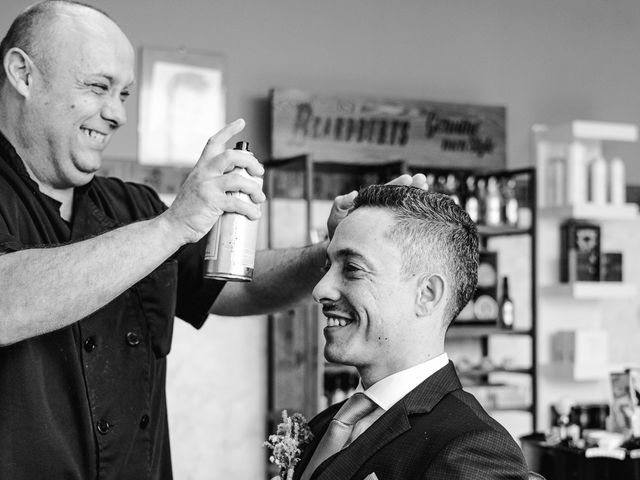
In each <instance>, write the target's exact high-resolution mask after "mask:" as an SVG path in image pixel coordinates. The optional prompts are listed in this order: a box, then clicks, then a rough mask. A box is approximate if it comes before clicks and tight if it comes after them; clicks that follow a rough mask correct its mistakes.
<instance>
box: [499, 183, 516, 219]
mask: <svg viewBox="0 0 640 480" xmlns="http://www.w3.org/2000/svg"><path fill="white" fill-rule="evenodd" d="M502 198H503V206H502V208H503V218H504V223H505V224H506V225H509V226H510V227H516V226H518V208H519V206H518V199H517V198H516V179H515V178H505V179H504V180H503V182H502Z"/></svg>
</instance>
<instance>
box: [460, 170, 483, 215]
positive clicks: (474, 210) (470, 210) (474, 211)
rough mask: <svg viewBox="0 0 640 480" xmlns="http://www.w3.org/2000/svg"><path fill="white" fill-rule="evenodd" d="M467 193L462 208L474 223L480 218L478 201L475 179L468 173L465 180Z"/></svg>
mask: <svg viewBox="0 0 640 480" xmlns="http://www.w3.org/2000/svg"><path fill="white" fill-rule="evenodd" d="M466 184H467V195H466V200H465V202H464V209H465V211H466V212H467V214H468V215H469V217H470V218H471V220H472V221H473V222H475V223H478V221H479V220H480V203H479V201H478V195H477V194H476V179H475V178H474V176H473V175H469V176H468V177H467V180H466Z"/></svg>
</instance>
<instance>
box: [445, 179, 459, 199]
mask: <svg viewBox="0 0 640 480" xmlns="http://www.w3.org/2000/svg"><path fill="white" fill-rule="evenodd" d="M445 188H446V194H447V195H449V197H450V198H451V199H452V200H453V201H454V202H456V205H460V194H459V193H458V179H457V178H456V176H455V175H454V174H453V173H450V174H448V175H447V180H446V183H445Z"/></svg>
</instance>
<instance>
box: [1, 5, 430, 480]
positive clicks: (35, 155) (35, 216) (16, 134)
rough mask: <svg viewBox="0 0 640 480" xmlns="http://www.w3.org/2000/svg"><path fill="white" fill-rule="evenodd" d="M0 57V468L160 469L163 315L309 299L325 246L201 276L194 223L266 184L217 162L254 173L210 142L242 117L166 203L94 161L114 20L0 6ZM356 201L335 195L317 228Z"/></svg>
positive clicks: (245, 208)
mask: <svg viewBox="0 0 640 480" xmlns="http://www.w3.org/2000/svg"><path fill="white" fill-rule="evenodd" d="M0 57H1V58H2V62H3V64H2V68H1V69H0V432H1V434H0V478H2V479H12V480H20V479H25V480H26V479H29V480H33V479H38V478H47V479H50V478H51V479H54V478H55V479H62V478H64V479H83V480H85V479H91V478H100V479H143V478H153V479H168V478H171V476H172V473H171V460H170V450H169V437H168V432H167V420H166V404H165V394H164V390H165V373H166V372H165V368H166V364H165V357H166V355H167V353H168V352H169V349H170V346H171V336H172V329H173V321H174V317H175V316H176V315H177V316H178V317H180V318H181V319H183V320H185V321H187V322H189V323H190V324H191V325H193V326H194V327H196V328H198V327H200V326H201V325H202V324H203V322H204V321H205V319H206V318H207V315H208V314H209V313H210V312H211V313H216V314H221V315H234V316H237V315H251V314H257V313H266V312H268V311H273V310H277V309H279V308H283V307H284V306H286V305H290V304H292V303H294V302H298V301H300V300H302V299H304V298H307V297H308V296H309V294H310V292H311V289H312V288H313V285H314V284H315V283H316V281H317V280H318V279H319V278H320V276H321V267H322V265H323V264H324V258H325V253H326V244H318V245H313V246H310V247H306V248H302V249H289V250H279V251H263V252H258V255H257V257H256V264H255V274H254V281H253V282H252V283H250V284H246V283H230V284H228V285H226V286H225V284H224V282H217V281H211V280H203V279H202V267H201V266H202V256H203V250H204V238H205V235H206V233H207V232H208V231H209V230H210V229H211V227H212V226H213V224H214V223H215V222H216V221H217V220H218V218H219V217H220V215H221V214H222V213H223V212H237V213H240V214H243V215H246V216H247V217H248V218H250V219H257V218H258V217H259V216H260V209H259V204H260V203H261V202H263V201H264V199H265V197H264V194H263V193H262V191H261V190H260V188H259V187H258V186H257V183H256V182H253V181H251V180H250V179H246V178H244V177H242V176H238V175H235V174H231V173H225V172H229V171H230V170H231V169H232V168H233V167H243V168H246V169H247V171H248V172H249V173H250V174H251V175H254V176H260V175H262V174H263V171H264V169H263V167H262V166H261V165H260V163H259V162H258V161H257V160H256V159H255V158H253V157H252V156H250V155H244V154H242V153H238V152H235V151H233V150H226V151H224V153H222V154H218V155H214V153H213V152H218V151H220V147H222V146H223V145H224V144H225V143H226V142H227V141H229V140H230V139H231V138H232V137H233V136H234V135H236V134H238V133H239V132H240V131H242V129H243V127H244V122H243V121H242V120H238V121H236V122H233V123H231V124H229V125H227V126H226V127H225V128H224V129H222V130H221V131H220V132H218V133H217V134H215V135H214V136H213V137H211V139H210V140H209V142H208V143H207V145H206V146H205V148H204V150H203V153H202V155H201V157H200V159H199V160H198V162H197V164H196V166H195V167H194V169H193V171H192V172H191V174H190V175H189V177H188V178H187V180H186V181H185V183H184V185H183V187H182V189H181V190H180V192H179V193H178V195H177V198H176V199H175V201H174V202H173V204H172V205H171V207H170V208H167V207H166V206H165V205H164V204H163V203H162V202H161V201H160V200H159V198H158V196H157V194H156V193H155V192H154V191H152V190H151V189H149V188H148V187H145V186H142V185H138V184H132V183H124V182H122V181H120V180H118V179H115V178H102V177H99V176H96V171H97V170H98V169H99V168H100V165H101V162H102V153H103V151H104V149H105V148H106V147H107V145H108V143H109V141H110V139H111V137H112V135H114V133H115V132H116V131H117V130H118V129H119V128H120V127H121V126H123V125H124V124H125V122H126V112H125V108H124V104H125V101H126V99H127V97H128V96H129V94H130V92H131V89H132V87H133V85H134V65H135V60H134V49H133V47H132V45H131V43H130V42H129V40H128V39H127V37H126V36H125V34H124V33H123V32H122V31H121V29H120V28H119V27H118V25H117V24H116V23H115V22H114V21H113V20H111V19H110V18H109V17H108V16H107V15H106V14H105V13H104V12H102V11H100V10H98V9H96V8H94V7H91V6H88V5H84V4H81V3H77V2H71V1H66V0H49V1H45V2H41V3H38V4H35V5H33V6H32V7H30V8H28V9H27V10H25V11H24V12H23V13H21V14H20V15H19V16H18V17H17V18H16V19H15V20H14V22H13V23H12V25H11V27H10V29H9V31H8V32H7V34H6V36H5V38H4V39H3V40H2V43H1V44H0ZM398 181H399V182H400V183H412V182H413V183H414V184H415V183H416V179H415V178H414V179H412V178H411V177H407V176H405V177H402V178H400V179H398ZM417 181H418V182H422V179H419V180H417ZM228 192H243V193H246V194H248V195H249V196H250V198H251V199H252V201H253V203H249V202H243V201H239V200H238V199H237V198H235V197H232V196H230V195H227V193H228ZM352 200H353V195H351V196H343V197H338V198H337V199H336V203H335V204H334V210H333V213H332V215H331V217H330V219H329V222H328V226H329V229H330V231H333V229H334V228H335V226H336V225H337V223H338V222H339V221H340V219H341V218H342V217H343V216H344V215H345V212H346V209H347V208H348V207H349V206H350V205H351V202H352ZM223 287H224V288H223Z"/></svg>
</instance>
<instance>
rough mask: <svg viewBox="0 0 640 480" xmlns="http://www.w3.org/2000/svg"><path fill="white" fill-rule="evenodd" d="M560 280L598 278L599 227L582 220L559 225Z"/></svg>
mask: <svg viewBox="0 0 640 480" xmlns="http://www.w3.org/2000/svg"><path fill="white" fill-rule="evenodd" d="M560 230H561V234H560V239H561V240H560V241H561V245H560V281H561V282H574V281H584V282H595V281H599V280H600V227H599V226H598V225H596V224H594V223H590V222H587V221H583V220H574V219H571V220H567V221H565V222H564V223H563V224H562V225H561V226H560Z"/></svg>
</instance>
